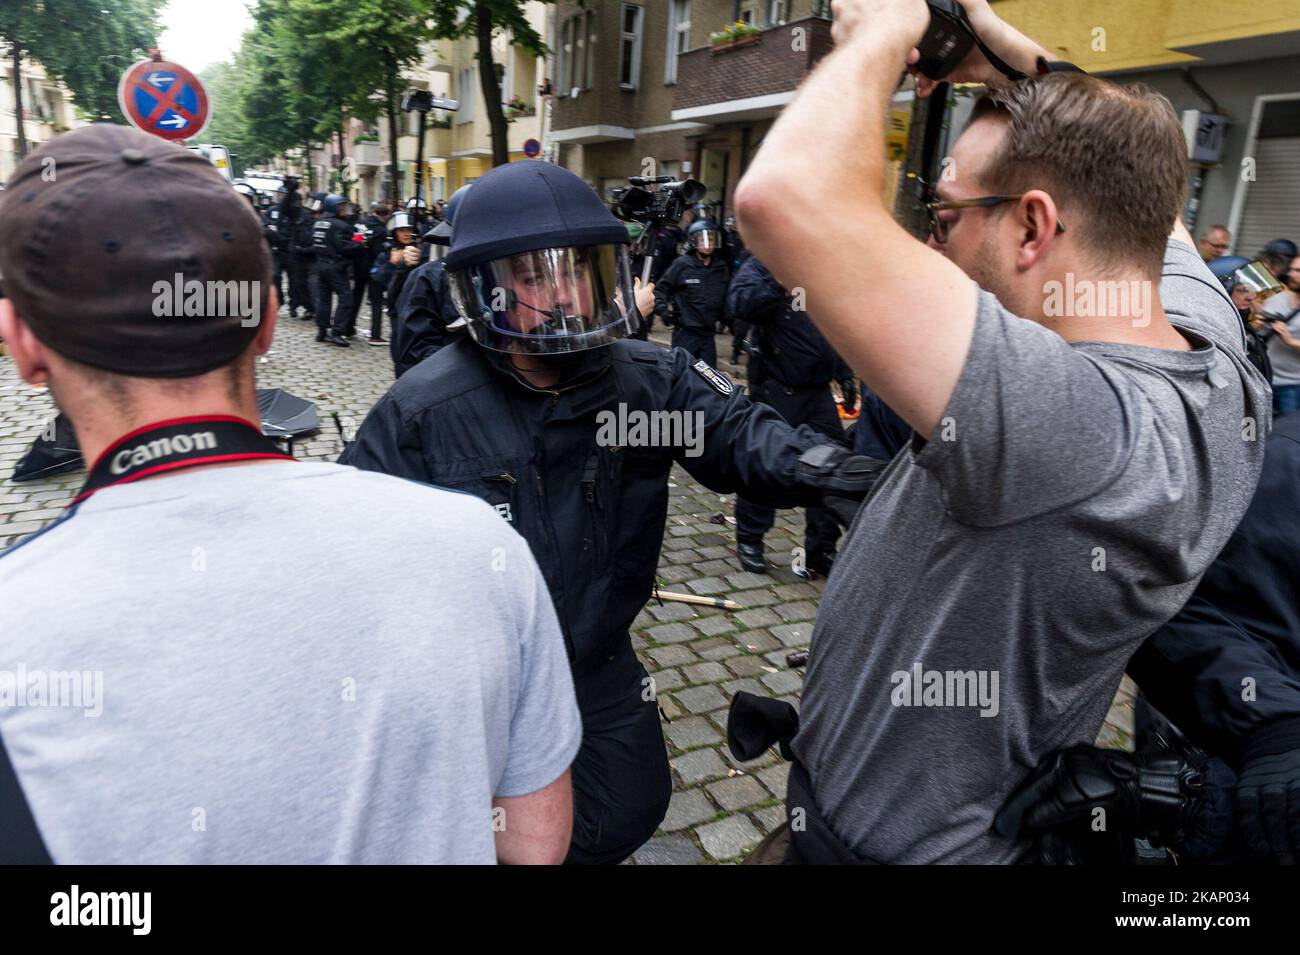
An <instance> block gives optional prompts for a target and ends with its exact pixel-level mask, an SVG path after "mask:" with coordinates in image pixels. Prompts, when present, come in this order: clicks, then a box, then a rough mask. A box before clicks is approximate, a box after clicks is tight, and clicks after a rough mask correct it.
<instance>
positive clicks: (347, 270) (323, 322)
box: [312, 195, 363, 345]
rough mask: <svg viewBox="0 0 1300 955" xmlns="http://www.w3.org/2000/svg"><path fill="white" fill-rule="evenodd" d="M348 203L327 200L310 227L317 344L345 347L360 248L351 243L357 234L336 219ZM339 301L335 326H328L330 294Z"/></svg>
mask: <svg viewBox="0 0 1300 955" xmlns="http://www.w3.org/2000/svg"><path fill="white" fill-rule="evenodd" d="M346 202H347V200H346V199H345V198H344V197H343V196H338V195H330V196H326V197H325V200H324V206H323V209H322V211H321V217H320V218H319V219H317V220H316V222H315V224H314V225H313V226H312V251H313V252H314V253H315V261H314V263H313V266H312V278H313V279H314V282H315V296H316V329H317V333H316V340H317V341H318V342H324V341H328V342H329V343H330V344H333V345H346V344H347V339H346V338H344V337H343V335H344V332H345V331H346V330H347V324H348V315H349V310H350V309H351V307H352V288H351V285H350V283H349V281H348V280H349V278H350V276H351V269H352V259H353V258H354V257H355V256H356V255H357V254H359V253H360V252H361V250H362V248H363V245H362V244H361V243H359V242H354V241H353V236H354V235H355V234H356V230H355V229H354V228H353V226H352V224H351V223H350V222H348V221H347V220H346V219H342V218H340V217H339V215H338V210H339V208H340V207H341V206H342V205H343V204H345V203H346ZM331 292H333V293H334V295H335V296H337V298H338V306H337V307H336V308H335V310H334V322H333V324H332V325H331V324H330V293H331Z"/></svg>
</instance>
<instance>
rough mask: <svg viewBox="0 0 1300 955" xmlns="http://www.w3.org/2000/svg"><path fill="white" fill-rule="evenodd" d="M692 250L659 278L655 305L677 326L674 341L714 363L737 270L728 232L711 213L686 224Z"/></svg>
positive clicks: (665, 317)
mask: <svg viewBox="0 0 1300 955" xmlns="http://www.w3.org/2000/svg"><path fill="white" fill-rule="evenodd" d="M686 248H687V253H686V254H685V255H683V256H681V257H680V258H678V259H677V260H676V261H674V262H673V264H672V265H670V266H668V269H667V271H665V272H664V273H663V275H662V276H660V278H659V282H658V284H657V285H656V286H655V310H656V312H658V314H659V316H660V318H661V319H662V320H663V323H664V324H665V325H671V326H672V329H673V347H674V348H681V349H684V350H685V351H686V353H687V354H690V355H694V356H695V357H696V358H699V359H701V360H702V361H704V362H705V363H707V364H708V365H709V366H710V367H716V366H717V364H718V346H717V340H716V339H715V337H714V336H715V335H717V333H718V326H719V325H720V324H721V323H722V319H723V317H724V311H725V309H726V303H727V286H728V284H729V283H730V281H731V272H730V271H729V270H728V269H727V263H726V261H725V260H724V259H723V258H722V255H721V252H722V233H721V231H720V230H719V229H718V227H717V225H716V224H714V222H713V221H712V220H710V219H696V220H695V221H694V222H692V223H691V225H690V228H689V229H687V230H686Z"/></svg>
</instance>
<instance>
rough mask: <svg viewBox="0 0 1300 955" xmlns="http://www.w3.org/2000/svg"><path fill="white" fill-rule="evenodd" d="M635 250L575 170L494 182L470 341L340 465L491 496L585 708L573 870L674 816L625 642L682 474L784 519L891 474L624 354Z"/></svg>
mask: <svg viewBox="0 0 1300 955" xmlns="http://www.w3.org/2000/svg"><path fill="white" fill-rule="evenodd" d="M627 244H628V232H627V229H626V228H625V226H624V224H623V223H622V222H620V221H619V220H618V219H616V218H615V217H614V215H613V214H612V213H611V212H610V211H609V209H607V208H606V207H605V206H604V204H603V203H602V202H601V201H600V198H599V197H598V196H597V195H596V193H595V192H594V191H593V190H592V189H591V187H590V186H588V185H587V184H586V183H584V182H583V181H582V180H581V179H580V178H578V177H577V176H576V175H574V174H573V173H572V172H569V171H568V170H567V169H564V168H562V167H560V166H555V165H552V164H550V163H510V164H507V165H504V166H498V167H496V168H495V169H493V170H491V171H490V172H488V173H487V174H486V175H484V176H483V178H481V179H480V180H478V182H476V183H475V184H474V187H473V188H472V189H471V190H470V191H469V193H468V194H466V195H465V196H464V198H463V200H462V201H461V203H460V206H459V208H458V209H457V210H456V213H455V229H454V232H453V235H452V244H451V249H450V251H449V252H448V253H447V255H446V256H445V257H444V259H443V263H444V264H445V267H446V270H447V274H448V276H449V279H450V282H451V285H452V290H453V298H454V299H455V301H456V306H457V309H458V310H459V312H460V314H461V316H462V317H463V318H464V319H465V320H466V321H467V322H468V323H469V330H470V336H471V337H472V340H470V339H466V338H462V339H460V340H457V341H454V342H452V343H451V344H449V345H448V346H446V347H445V348H441V349H439V350H438V351H436V352H435V353H434V354H432V355H431V356H429V357H428V358H427V359H426V360H424V361H422V362H420V363H419V364H418V365H416V366H415V367H414V368H412V369H411V370H410V371H408V372H407V373H406V374H404V375H403V376H402V377H401V378H400V379H399V380H398V381H397V383H396V384H394V385H393V387H392V388H391V389H390V390H389V392H388V394H387V395H385V396H384V397H383V398H382V399H381V400H380V401H379V403H378V404H377V405H376V406H375V407H374V409H372V410H371V412H370V414H369V415H368V416H367V417H366V420H365V421H364V422H363V424H362V426H361V428H360V430H359V431H358V433H357V438H356V441H355V442H353V444H352V445H351V446H350V447H349V448H348V450H347V451H346V452H344V455H343V458H342V460H343V461H344V462H346V463H348V464H354V465H356V466H358V467H363V468H369V469H372V470H376V471H383V472H385V473H388V474H395V475H398V476H400V477H406V478H410V479H412V480H416V481H424V482H427V483H432V484H437V485H440V486H443V487H450V488H455V489H458V490H462V491H465V492H467V493H469V494H473V495H475V496H477V497H481V498H483V499H484V500H486V501H487V502H488V503H490V504H492V505H493V506H494V507H495V508H496V509H497V511H498V513H500V514H501V516H502V517H503V518H504V519H505V520H507V521H509V522H510V523H511V524H512V526H514V527H515V528H516V529H517V530H518V531H519V532H520V533H521V534H522V535H523V536H524V537H525V538H526V539H527V540H528V543H529V544H530V546H531V547H532V551H533V555H534V556H535V557H536V559H537V562H538V564H539V565H540V566H541V567H542V572H543V573H544V574H545V575H546V579H547V582H548V584H549V586H550V590H551V594H552V597H553V599H554V600H555V602H556V604H557V606H558V607H559V608H560V610H559V615H560V618H561V626H562V627H563V628H564V632H565V637H566V640H567V641H568V648H569V660H570V664H571V666H572V671H573V677H574V685H575V687H576V690H577V694H578V699H579V708H580V709H581V711H582V721H583V740H582V749H581V751H580V753H579V756H578V758H577V760H576V761H575V763H574V791H575V793H576V796H575V802H574V814H575V819H574V836H573V848H572V850H571V851H570V854H569V861H570V862H585V863H616V862H619V861H621V860H623V859H625V858H626V857H627V856H628V855H630V854H631V853H632V852H633V851H635V850H636V849H637V847H639V846H640V845H641V844H642V843H644V842H645V841H646V840H647V839H649V838H650V836H651V835H653V834H654V831H655V829H657V828H658V826H659V823H660V822H661V821H662V820H663V818H664V813H665V812H666V811H667V808H668V799H669V796H670V795H671V791H672V781H671V778H670V775H669V769H668V758H667V752H666V748H665V746H664V740H663V733H662V731H661V729H660V726H659V712H658V707H657V706H656V697H655V692H654V688H653V686H652V684H650V682H649V679H648V677H647V676H646V673H645V670H644V669H643V668H642V666H641V664H640V662H639V661H638V659H637V656H636V653H635V651H634V650H633V648H632V643H631V638H630V636H629V632H628V629H629V627H630V625H631V623H632V621H633V620H634V619H635V617H636V615H637V613H638V612H640V610H641V609H642V608H643V607H644V606H645V603H646V601H647V600H649V599H650V594H651V591H652V589H653V587H654V580H655V568H656V567H657V566H658V561H659V551H660V545H661V544H662V542H663V535H664V525H665V522H666V521H667V517H668V475H669V472H670V470H671V468H672V466H673V464H674V463H679V464H681V465H682V466H683V467H684V468H686V470H687V471H689V472H690V473H691V475H692V476H694V477H695V478H696V479H697V480H699V481H700V482H702V483H703V484H705V485H706V486H707V487H709V488H712V489H713V490H715V491H718V492H720V493H729V492H731V491H738V490H739V491H743V492H744V493H745V494H746V495H747V496H750V497H753V498H754V499H756V500H759V501H762V502H763V503H768V504H772V505H774V506H786V507H790V506H806V505H808V504H815V503H817V502H818V501H821V500H823V499H824V497H825V500H827V501H828V502H830V503H835V500H836V496H837V495H838V494H839V493H845V494H849V495H852V494H855V493H856V494H858V495H861V494H862V493H864V492H865V491H866V489H867V487H868V486H869V484H870V482H871V481H872V480H873V479H874V476H875V474H876V473H877V471H878V466H877V464H876V462H870V461H867V460H865V459H863V458H858V457H854V456H853V455H851V454H850V453H849V451H848V450H847V449H846V448H842V447H840V446H837V445H831V444H829V443H827V440H826V438H824V437H823V436H822V435H819V434H817V433H816V432H814V431H812V430H811V429H808V428H798V429H795V428H792V427H790V426H789V425H787V424H786V423H785V422H783V421H781V419H780V418H779V417H778V416H777V415H776V413H775V412H773V411H772V410H771V409H770V408H768V407H766V406H764V405H761V404H754V403H751V402H750V401H748V400H747V399H746V398H745V396H744V395H743V394H742V393H741V392H740V390H739V389H737V388H736V387H735V386H734V385H733V384H732V383H731V382H730V381H729V380H727V378H725V377H724V376H723V375H721V374H720V373H719V372H717V371H715V370H714V369H713V368H711V367H709V366H708V365H706V364H705V363H704V362H703V361H697V360H696V359H694V358H692V357H690V356H688V355H687V354H686V353H685V352H684V351H682V350H681V349H663V348H660V347H658V346H657V345H652V344H648V343H645V342H639V341H633V340H629V336H630V334H631V332H632V331H633V330H634V329H635V327H636V325H637V324H638V322H639V315H638V313H639V314H645V313H647V312H649V310H650V307H651V305H650V302H651V299H652V291H651V290H650V289H648V288H645V289H642V288H639V287H638V285H637V284H636V283H635V282H634V280H633V277H632V274H631V269H630V266H629V263H628V259H627ZM606 415H615V416H625V417H626V419H627V420H635V419H642V420H644V419H647V418H650V417H651V416H652V415H653V416H654V417H655V418H658V419H662V420H665V421H671V420H674V419H676V420H677V421H679V422H683V423H685V422H691V423H692V425H691V429H692V431H694V433H695V434H696V435H697V436H698V437H697V438H696V439H694V440H691V441H690V442H689V443H687V442H686V441H684V440H673V439H671V437H670V438H669V439H668V440H647V439H638V440H636V441H635V442H633V439H632V438H630V437H624V438H623V439H622V440H620V439H619V438H618V436H617V435H609V434H606V433H605V430H606V427H607V426H604V425H602V424H601V419H602V418H604V417H605V416H606ZM624 442H627V443H624Z"/></svg>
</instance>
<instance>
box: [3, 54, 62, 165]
mask: <svg viewBox="0 0 1300 955" xmlns="http://www.w3.org/2000/svg"><path fill="white" fill-rule="evenodd" d="M3 52H4V56H3V59H0V183H2V182H5V181H7V180H8V179H9V177H10V176H11V175H12V174H13V171H14V168H15V167H16V166H17V165H18V162H19V156H18V123H19V122H20V119H19V117H18V116H17V115H16V113H15V109H14V82H13V58H12V57H11V56H9V55H8V50H7V49H4V50H3ZM22 79H23V116H22V118H21V122H22V124H23V132H24V133H25V135H26V137H27V149H28V151H31V150H32V149H35V148H36V147H37V146H39V145H40V144H41V143H44V142H48V141H49V140H51V139H53V138H54V137H55V136H58V135H59V134H61V133H66V132H67V131H68V130H70V129H72V128H74V127H76V126H79V125H81V121H80V120H78V119H77V113H76V109H75V107H74V106H73V101H72V93H71V92H70V91H69V90H68V88H67V87H65V86H64V85H63V84H62V83H60V82H58V81H57V80H54V79H51V78H50V77H49V76H47V75H46V73H45V68H44V67H42V66H41V64H40V63H38V62H35V61H34V60H30V59H27V58H24V59H23V63H22Z"/></svg>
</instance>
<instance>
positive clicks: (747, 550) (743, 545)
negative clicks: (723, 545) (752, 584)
mask: <svg viewBox="0 0 1300 955" xmlns="http://www.w3.org/2000/svg"><path fill="white" fill-rule="evenodd" d="M736 556H737V557H739V558H740V566H741V567H743V568H745V570H747V571H749V572H750V573H751V574H765V573H767V561H765V560H764V559H763V542H762V541H758V542H757V543H749V542H747V541H736Z"/></svg>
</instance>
